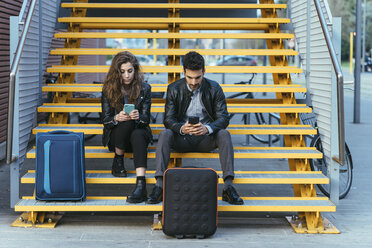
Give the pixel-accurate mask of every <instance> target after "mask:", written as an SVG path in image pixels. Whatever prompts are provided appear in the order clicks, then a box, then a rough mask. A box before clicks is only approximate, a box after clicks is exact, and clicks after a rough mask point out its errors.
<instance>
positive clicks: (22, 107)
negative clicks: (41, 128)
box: [15, 0, 57, 164]
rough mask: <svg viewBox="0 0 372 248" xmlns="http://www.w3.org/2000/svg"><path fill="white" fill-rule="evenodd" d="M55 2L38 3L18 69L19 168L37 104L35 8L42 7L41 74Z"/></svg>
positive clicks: (50, 31) (43, 0)
mask: <svg viewBox="0 0 372 248" xmlns="http://www.w3.org/2000/svg"><path fill="white" fill-rule="evenodd" d="M56 2H57V1H56V0H39V1H38V5H37V7H36V10H35V12H34V15H33V17H32V23H31V26H30V29H29V33H28V36H27V40H26V43H25V46H24V50H23V54H22V57H21V61H20V65H19V69H18V86H19V98H18V99H19V106H18V108H19V111H18V120H19V124H18V132H19V159H20V160H19V163H20V164H22V162H23V160H24V157H25V154H26V148H27V145H28V141H29V139H30V134H31V130H32V128H33V126H34V125H35V124H36V108H37V105H38V103H39V87H40V80H39V76H40V75H39V57H40V53H39V47H40V44H39V40H40V39H39V37H40V34H39V4H40V3H41V6H42V30H41V32H42V58H43V59H42V70H43V71H45V66H46V62H47V58H48V54H49V48H50V43H51V40H52V36H53V33H54V28H55V21H56V4H57V3H56ZM19 34H21V32H19ZM15 130H16V129H15Z"/></svg>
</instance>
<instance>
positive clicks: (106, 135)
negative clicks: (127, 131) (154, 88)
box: [101, 83, 152, 151]
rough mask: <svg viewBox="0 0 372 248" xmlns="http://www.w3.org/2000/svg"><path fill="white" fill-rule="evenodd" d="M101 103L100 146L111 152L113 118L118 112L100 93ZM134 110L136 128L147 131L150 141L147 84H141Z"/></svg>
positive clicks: (148, 92) (148, 91)
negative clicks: (136, 115) (136, 114)
mask: <svg viewBox="0 0 372 248" xmlns="http://www.w3.org/2000/svg"><path fill="white" fill-rule="evenodd" d="M101 103H102V122H103V136H102V144H103V145H104V146H107V145H108V146H109V149H110V151H112V150H113V147H112V145H111V144H110V134H111V130H112V128H114V127H115V126H116V125H117V124H116V123H115V121H114V117H115V115H116V114H118V112H117V111H116V110H115V109H114V108H113V107H111V105H110V101H109V100H108V98H107V97H106V96H105V94H104V93H103V92H102V97H101ZM135 108H136V109H138V112H139V119H138V120H136V128H145V129H146V130H147V132H146V133H147V135H148V138H149V140H152V134H151V129H150V126H149V124H150V109H151V86H150V85H149V84H147V83H143V87H142V89H141V92H140V95H139V96H138V99H137V102H136V104H135Z"/></svg>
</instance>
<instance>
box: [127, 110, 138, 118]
mask: <svg viewBox="0 0 372 248" xmlns="http://www.w3.org/2000/svg"><path fill="white" fill-rule="evenodd" d="M129 116H130V118H131V119H132V120H138V119H139V112H138V109H135V110H132V112H130V113H129Z"/></svg>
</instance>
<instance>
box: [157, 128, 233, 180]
mask: <svg viewBox="0 0 372 248" xmlns="http://www.w3.org/2000/svg"><path fill="white" fill-rule="evenodd" d="M216 148H218V152H219V155H220V163H221V169H222V172H223V179H225V178H226V177H228V176H231V177H234V148H233V145H232V141H231V136H230V133H229V132H228V131H226V130H225V129H222V130H219V131H218V132H216V133H213V134H211V135H202V136H194V135H192V136H191V135H180V134H177V133H174V132H173V131H172V130H171V129H165V130H164V131H162V132H161V133H160V136H159V140H158V144H157V146H156V162H155V163H156V173H155V177H162V176H163V173H164V171H165V170H166V169H167V168H168V163H169V157H170V153H171V150H175V151H176V152H210V151H212V150H214V149H216ZM201 167H203V166H202V164H201Z"/></svg>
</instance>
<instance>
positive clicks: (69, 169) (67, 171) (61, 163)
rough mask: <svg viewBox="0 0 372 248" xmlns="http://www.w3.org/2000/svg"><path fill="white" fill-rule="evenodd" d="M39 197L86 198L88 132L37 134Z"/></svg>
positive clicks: (36, 178) (36, 180) (36, 185)
mask: <svg viewBox="0 0 372 248" xmlns="http://www.w3.org/2000/svg"><path fill="white" fill-rule="evenodd" d="M35 196H36V199H37V200H53V201H57V200H84V199H85V156H84V133H73V132H68V131H53V132H49V133H37V135H36V176H35Z"/></svg>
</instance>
